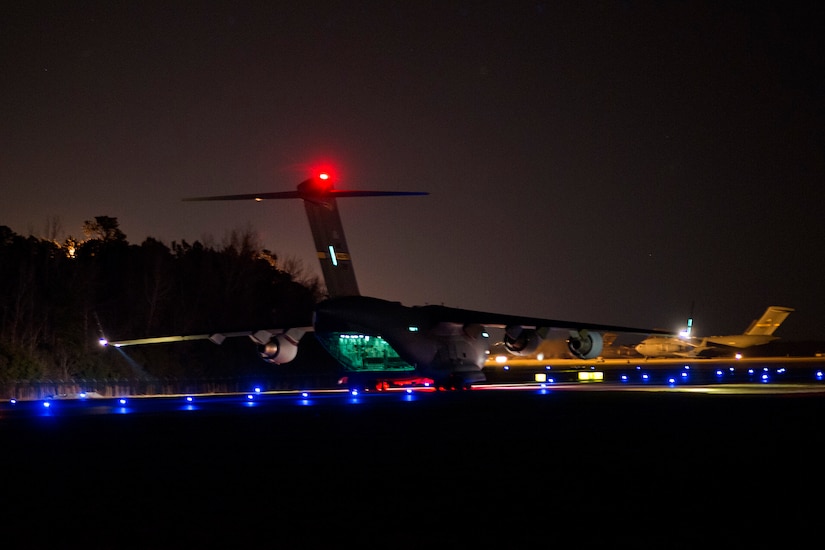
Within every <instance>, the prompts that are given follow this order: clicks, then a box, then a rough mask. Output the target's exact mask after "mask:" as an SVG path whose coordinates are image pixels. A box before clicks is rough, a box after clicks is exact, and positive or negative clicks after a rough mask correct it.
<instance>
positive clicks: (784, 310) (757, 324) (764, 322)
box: [744, 306, 793, 336]
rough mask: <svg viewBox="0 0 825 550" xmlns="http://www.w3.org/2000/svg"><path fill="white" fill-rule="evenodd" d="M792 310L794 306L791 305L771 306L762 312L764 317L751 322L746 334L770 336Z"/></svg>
mask: <svg viewBox="0 0 825 550" xmlns="http://www.w3.org/2000/svg"><path fill="white" fill-rule="evenodd" d="M792 311H793V308H790V307H781V306H770V307H768V309H766V310H765V313H763V314H762V317H760V318H759V319H756V320H754V321H753V322H752V323H751V324H750V326H749V327H748V328H747V330H746V331H745V332H744V334H745V335H747V336H770V335H772V334H773V333H774V331H775V330H776V329H777V328H779V325H781V324H782V321H784V320H785V318H786V317H788V315H790V314H791V312H792Z"/></svg>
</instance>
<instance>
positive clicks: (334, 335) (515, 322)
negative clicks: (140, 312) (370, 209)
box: [108, 174, 665, 389]
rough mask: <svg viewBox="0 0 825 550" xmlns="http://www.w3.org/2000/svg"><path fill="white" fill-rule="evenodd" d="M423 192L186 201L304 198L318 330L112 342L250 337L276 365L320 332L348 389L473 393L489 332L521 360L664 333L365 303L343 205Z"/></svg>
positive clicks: (587, 353)
mask: <svg viewBox="0 0 825 550" xmlns="http://www.w3.org/2000/svg"><path fill="white" fill-rule="evenodd" d="M426 194H427V193H422V192H393V191H349V190H338V189H335V188H334V186H333V184H332V182H331V180H330V179H329V177H328V176H327V175H326V174H319V175H318V176H316V177H312V178H310V179H308V180H306V181H304V182H302V183H300V184H299V185H298V187H297V189H296V190H295V191H283V192H270V193H255V194H243V195H222V196H212V197H194V198H188V199H184V200H186V201H224V200H250V201H252V200H254V201H263V200H270V199H301V200H302V201H303V202H304V207H305V209H306V214H307V218H308V220H309V225H310V228H311V230H312V236H313V238H314V241H315V249H316V251H317V253H318V260H319V261H320V263H321V270H322V272H323V276H324V281H325V283H326V287H327V291H328V295H329V297H328V298H327V299H325V300H323V301H321V302H320V303H318V304H316V306H315V311H314V315H313V324H312V326H307V327H289V328H278V329H266V330H258V331H255V332H236V333H227V334H211V335H207V334H203V335H189V336H171V337H161V338H148V339H140V340H127V341H120V342H108V344H111V345H114V346H118V347H120V346H127V345H135V344H146V343H160V342H175V341H182V340H195V339H209V340H211V341H212V342H214V343H218V344H220V343H221V342H222V341H223V340H224V339H225V338H226V337H230V336H241V335H247V336H249V337H250V338H251V339H252V340H253V341H254V342H255V343H256V344H257V345H258V346H259V353H260V356H261V358H262V359H263V360H264V361H267V362H269V363H273V364H282V363H288V362H290V361H292V360H293V359H294V358H295V357H296V356H297V353H298V343H299V341H300V340H301V338H302V337H303V336H304V334H306V333H307V332H313V333H314V335H315V337H316V338H317V339H318V341H319V342H320V343H321V344H322V346H323V347H324V348H325V349H326V351H327V352H328V353H329V354H330V355H331V356H332V357H333V358H334V359H336V360H337V361H338V363H340V365H341V366H342V367H343V369H344V370H345V371H346V377H345V378H346V383H347V384H348V385H349V386H350V387H351V388H375V387H382V386H383V387H385V386H386V384H388V383H393V382H399V381H408V382H410V381H416V380H431V381H432V382H433V383H434V385H435V386H436V387H437V388H446V389H459V388H467V387H469V386H470V385H471V384H473V383H477V382H483V381H484V380H485V375H484V373H483V372H482V368H483V367H484V362H485V360H486V359H487V354H488V351H489V343H488V340H489V334H488V332H487V329H488V328H497V329H502V330H503V345H504V347H505V348H506V349H507V351H508V352H510V353H512V354H515V355H530V354H532V353H534V352H535V350H536V349H537V348H538V346H539V345H540V343H541V342H542V341H543V340H544V339H545V338H546V337H547V336H548V335H549V334H550V331H551V330H562V331H563V334H564V336H562V337H561V339H562V340H563V341H564V342H565V343H566V347H567V349H568V350H569V352H570V353H571V354H573V355H574V356H576V357H579V358H583V359H589V358H595V357H597V356H598V355H599V354H600V353H601V351H602V342H603V339H602V335H601V333H600V332H601V331H610V332H629V333H646V334H650V333H657V334H665V332H663V331H656V330H650V329H644V328H633V327H621V326H611V325H600V324H596V323H579V322H572V321H560V320H554V319H542V318H536V317H523V316H516V315H506V314H498V313H487V312H482V311H472V310H466V309H457V308H451V307H445V306H437V305H426V306H412V307H408V306H404V305H402V304H401V303H400V302H393V301H388V300H382V299H379V298H372V297H368V296H362V295H361V293H360V292H359V289H358V284H357V282H356V279H355V272H354V271H353V267H352V260H351V257H350V253H349V249H348V248H347V242H346V239H345V238H344V229H343V226H342V224H341V218H340V215H339V213H338V206H337V202H336V201H337V199H338V198H345V197H378V196H405V195H406V196H408V195H426Z"/></svg>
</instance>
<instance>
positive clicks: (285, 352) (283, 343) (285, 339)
mask: <svg viewBox="0 0 825 550" xmlns="http://www.w3.org/2000/svg"><path fill="white" fill-rule="evenodd" d="M258 353H260V354H261V359H263V360H264V361H266V362H267V363H272V364H274V365H280V364H282V363H289V362H290V361H292V360H293V359H295V356H297V355H298V342H296V341H295V340H293V339H292V338H290V337H289V336H288V335H287V334H286V333H284V334H278V335H275V336H273V337H272V339H270V340H269V342H267V343H266V344H263V345H261V346H259V348H258Z"/></svg>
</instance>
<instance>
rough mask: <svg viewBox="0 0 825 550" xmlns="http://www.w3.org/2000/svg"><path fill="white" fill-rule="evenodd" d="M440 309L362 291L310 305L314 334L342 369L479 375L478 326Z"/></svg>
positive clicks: (482, 356)
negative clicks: (449, 316) (457, 320)
mask: <svg viewBox="0 0 825 550" xmlns="http://www.w3.org/2000/svg"><path fill="white" fill-rule="evenodd" d="M441 309H443V308H441V306H416V307H407V306H404V305H402V304H401V303H399V302H390V301H387V300H381V299H378V298H371V297H367V296H343V297H339V298H331V299H329V300H326V301H324V302H321V303H320V304H318V305H317V306H316V308H315V319H314V329H315V336H316V338H318V340H319V341H320V342H321V344H322V345H323V346H324V348H325V349H326V350H327V351H328V352H329V353H330V355H332V357H333V358H335V359H336V360H337V361H338V362H339V363H340V364H341V365H342V366H343V367H344V369H345V370H346V371H348V374H351V375H355V376H356V377H360V378H362V379H365V380H369V379H375V380H382V379H386V378H393V377H409V376H410V375H411V374H412V373H416V374H420V375H421V376H423V377H426V378H431V379H433V380H434V381H435V382H436V384H439V385H446V384H451V385H455V384H460V385H469V384H470V383H473V382H482V381H484V379H485V378H484V374H483V373H482V372H481V369H482V368H483V366H484V362H485V360H486V358H487V350H488V347H489V346H488V338H487V333H486V331H485V330H484V327H483V326H481V325H478V324H461V323H455V322H445V321H442V320H441V319H440V315H439V313H440V310H441Z"/></svg>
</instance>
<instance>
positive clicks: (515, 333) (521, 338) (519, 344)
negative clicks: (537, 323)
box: [504, 325, 542, 355]
mask: <svg viewBox="0 0 825 550" xmlns="http://www.w3.org/2000/svg"><path fill="white" fill-rule="evenodd" d="M541 340H542V338H541V336H540V335H539V333H538V332H537V331H536V330H535V329H531V328H527V329H526V328H523V327H521V326H518V325H510V326H508V327H507V328H505V329H504V347H505V348H507V351H509V352H510V353H512V354H513V355H531V354H533V353H535V352H536V350H537V349H538V347H539V344H541Z"/></svg>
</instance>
